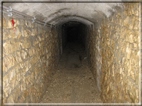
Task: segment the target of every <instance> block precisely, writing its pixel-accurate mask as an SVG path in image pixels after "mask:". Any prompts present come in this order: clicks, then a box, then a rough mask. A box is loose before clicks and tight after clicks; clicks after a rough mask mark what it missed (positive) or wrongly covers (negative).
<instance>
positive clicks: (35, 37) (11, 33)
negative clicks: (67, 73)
mask: <svg viewBox="0 0 142 106" xmlns="http://www.w3.org/2000/svg"><path fill="white" fill-rule="evenodd" d="M14 21H15V25H14V27H13V26H12V23H11V18H9V17H7V16H5V15H4V18H3V102H4V103H13V102H15V103H24V102H32V103H34V102H40V100H41V98H42V96H43V94H44V93H45V90H46V88H47V86H48V84H49V81H50V79H51V77H50V76H51V74H53V72H54V67H55V66H56V63H57V59H58V49H57V48H58V38H57V34H55V32H54V30H53V29H51V28H50V27H46V26H43V25H40V24H37V23H32V22H31V21H28V20H24V19H17V18H14ZM53 34H54V36H53Z"/></svg>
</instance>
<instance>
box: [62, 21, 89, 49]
mask: <svg viewBox="0 0 142 106" xmlns="http://www.w3.org/2000/svg"><path fill="white" fill-rule="evenodd" d="M86 35H87V27H86V25H84V24H82V23H80V22H76V21H70V22H67V23H65V24H63V25H62V41H63V42H62V43H63V49H64V47H65V46H66V45H68V44H73V43H74V44H79V45H80V46H81V47H82V49H84V50H85V42H86V41H85V39H86Z"/></svg>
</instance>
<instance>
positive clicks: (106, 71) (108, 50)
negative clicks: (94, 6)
mask: <svg viewBox="0 0 142 106" xmlns="http://www.w3.org/2000/svg"><path fill="white" fill-rule="evenodd" d="M139 7H140V3H124V9H123V10H119V11H118V12H117V13H114V14H113V15H112V16H111V17H109V18H106V19H105V20H103V22H102V23H101V25H100V27H99V28H98V34H100V35H101V37H102V38H101V49H102V52H101V55H102V66H101V80H100V82H101V93H102V94H101V95H102V100H103V102H107V103H108V102H110V103H120V102H121V103H138V102H139V98H140V95H139V84H140V81H139V78H140V9H139ZM97 36H99V35H97Z"/></svg>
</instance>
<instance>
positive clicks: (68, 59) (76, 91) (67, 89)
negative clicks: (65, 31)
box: [41, 43, 101, 103]
mask: <svg viewBox="0 0 142 106" xmlns="http://www.w3.org/2000/svg"><path fill="white" fill-rule="evenodd" d="M84 52H85V51H84V50H83V49H82V48H81V47H80V45H77V44H75V43H74V44H71V43H70V44H68V45H67V46H66V48H65V51H64V54H63V55H62V57H61V60H60V62H59V66H58V70H57V72H56V74H55V75H54V76H53V80H52V82H51V84H50V86H49V87H48V88H47V91H46V94H45V95H44V97H43V100H42V101H41V102H42V103H101V100H100V93H99V92H98V90H97V86H96V84H95V80H94V78H93V75H92V73H91V71H90V70H89V68H88V66H87V65H88V63H87V59H86V57H85V53H84Z"/></svg>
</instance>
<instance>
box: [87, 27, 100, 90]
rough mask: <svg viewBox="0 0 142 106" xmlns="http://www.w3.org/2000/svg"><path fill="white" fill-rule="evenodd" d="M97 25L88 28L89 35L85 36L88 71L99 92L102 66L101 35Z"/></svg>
mask: <svg viewBox="0 0 142 106" xmlns="http://www.w3.org/2000/svg"><path fill="white" fill-rule="evenodd" d="M97 28H98V26H97V24H96V25H95V26H92V27H90V28H89V33H88V35H87V48H88V49H87V50H88V60H89V66H90V69H91V71H92V73H93V75H94V78H95V80H96V84H97V87H98V90H99V91H101V85H100V80H101V65H102V56H101V46H100V43H101V35H100V33H98V32H99V29H97Z"/></svg>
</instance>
